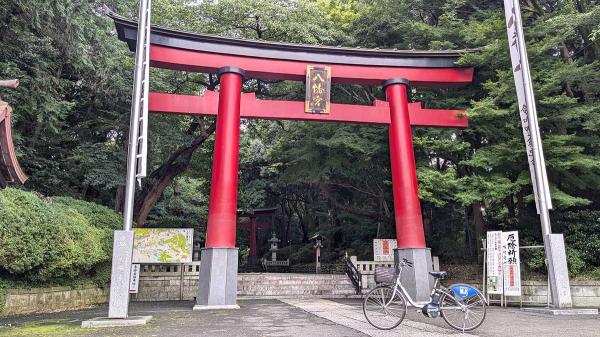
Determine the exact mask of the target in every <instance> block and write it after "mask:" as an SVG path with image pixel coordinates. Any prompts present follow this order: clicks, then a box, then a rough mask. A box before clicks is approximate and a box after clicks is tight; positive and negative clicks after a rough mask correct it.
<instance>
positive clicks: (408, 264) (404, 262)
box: [400, 258, 414, 268]
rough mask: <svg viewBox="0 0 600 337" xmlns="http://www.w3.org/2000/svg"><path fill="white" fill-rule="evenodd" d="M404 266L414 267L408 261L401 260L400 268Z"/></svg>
mask: <svg viewBox="0 0 600 337" xmlns="http://www.w3.org/2000/svg"><path fill="white" fill-rule="evenodd" d="M404 266H409V267H411V268H412V267H414V265H413V263H412V262H410V261H408V260H407V259H406V258H403V259H402V261H401V262H400V267H404Z"/></svg>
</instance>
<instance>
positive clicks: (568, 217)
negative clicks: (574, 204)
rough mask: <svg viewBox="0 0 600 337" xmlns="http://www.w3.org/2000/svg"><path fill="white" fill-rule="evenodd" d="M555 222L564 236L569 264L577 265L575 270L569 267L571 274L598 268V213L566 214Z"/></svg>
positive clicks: (599, 218)
mask: <svg viewBox="0 0 600 337" xmlns="http://www.w3.org/2000/svg"><path fill="white" fill-rule="evenodd" d="M555 222H556V225H557V226H558V227H559V232H562V233H564V235H565V241H566V246H567V251H568V254H569V263H570V264H575V265H577V267H575V268H576V269H573V267H570V268H571V269H572V270H573V272H575V270H576V271H578V272H584V271H589V270H592V269H594V268H595V267H600V211H589V210H581V211H577V212H566V213H563V214H560V215H559V216H558V217H557V219H556V221H555ZM574 250H576V251H577V252H576V253H574V252H573V251H574Z"/></svg>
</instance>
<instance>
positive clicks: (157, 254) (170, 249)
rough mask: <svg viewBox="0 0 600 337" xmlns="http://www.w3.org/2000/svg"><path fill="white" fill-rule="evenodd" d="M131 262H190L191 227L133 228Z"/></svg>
mask: <svg viewBox="0 0 600 337" xmlns="http://www.w3.org/2000/svg"><path fill="white" fill-rule="evenodd" d="M133 232H134V237H133V263H187V262H192V250H193V243H194V229H193V228H135V229H134V230H133Z"/></svg>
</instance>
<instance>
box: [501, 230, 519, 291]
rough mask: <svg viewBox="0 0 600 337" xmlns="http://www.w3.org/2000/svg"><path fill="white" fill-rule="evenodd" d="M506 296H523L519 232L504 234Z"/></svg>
mask: <svg viewBox="0 0 600 337" xmlns="http://www.w3.org/2000/svg"><path fill="white" fill-rule="evenodd" d="M502 257H503V261H502V262H503V267H502V269H503V271H504V278H503V279H504V296H521V259H520V257H519V232H517V231H512V232H503V233H502Z"/></svg>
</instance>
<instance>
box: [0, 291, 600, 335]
mask: <svg viewBox="0 0 600 337" xmlns="http://www.w3.org/2000/svg"><path fill="white" fill-rule="evenodd" d="M193 304H194V303H193V302H190V301H183V302H133V303H132V304H131V306H130V314H131V315H152V316H154V319H153V320H152V321H151V322H150V323H149V324H148V325H145V326H137V327H123V328H105V329H81V328H80V324H81V321H82V320H86V319H90V318H93V317H99V316H105V315H106V313H107V311H108V308H107V307H106V306H100V307H97V308H94V309H88V310H79V311H72V312H63V313H55V314H42V315H28V316H19V317H11V318H0V336H7V337H10V336H32V337H33V336H44V337H46V336H49V337H53V336H90V337H99V336H129V337H131V336H161V337H162V336H176V337H188V336H190V337H191V336H211V337H213V336H214V337H221V336H223V337H225V336H228V337H229V336H244V337H245V336H248V337H262V336H265V337H267V336H293V337H304V336H327V337H329V336H331V337H337V336H340V337H345V336H348V337H355V336H356V337H358V336H362V337H364V336H378V337H379V336H414V337H421V336H423V337H433V336H448V335H454V336H458V335H462V334H460V333H458V335H457V332H456V331H454V330H449V329H448V326H447V325H446V324H445V322H444V321H443V320H442V319H441V318H438V319H429V318H426V317H424V316H423V315H421V314H417V313H416V310H409V312H408V315H407V318H406V319H405V321H404V322H403V323H402V324H401V325H400V326H399V327H397V328H396V329H394V330H391V331H380V330H377V329H374V328H372V327H371V326H369V325H368V323H367V322H366V320H365V319H364V317H362V308H361V301H360V300H323V299H282V300H280V301H278V300H243V301H239V304H240V309H239V310H225V311H216V310H209V311H201V312H198V311H196V312H194V311H192V310H191V308H192V306H193ZM474 335H478V336H481V337H512V336H519V337H520V336H523V337H530V336H531V337H546V336H550V337H552V336H557V337H558V336H560V337H563V336H565V337H592V336H595V337H598V336H600V318H599V317H598V316H597V315H596V316H592V317H589V316H588V317H548V316H541V315H532V314H524V313H522V312H520V311H519V310H518V309H516V308H509V309H500V308H497V307H493V308H491V309H490V310H489V311H488V316H487V318H486V321H485V323H484V324H483V325H482V326H481V327H480V328H479V329H477V330H475V331H474V333H473V334H465V335H464V336H467V337H468V336H474Z"/></svg>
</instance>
